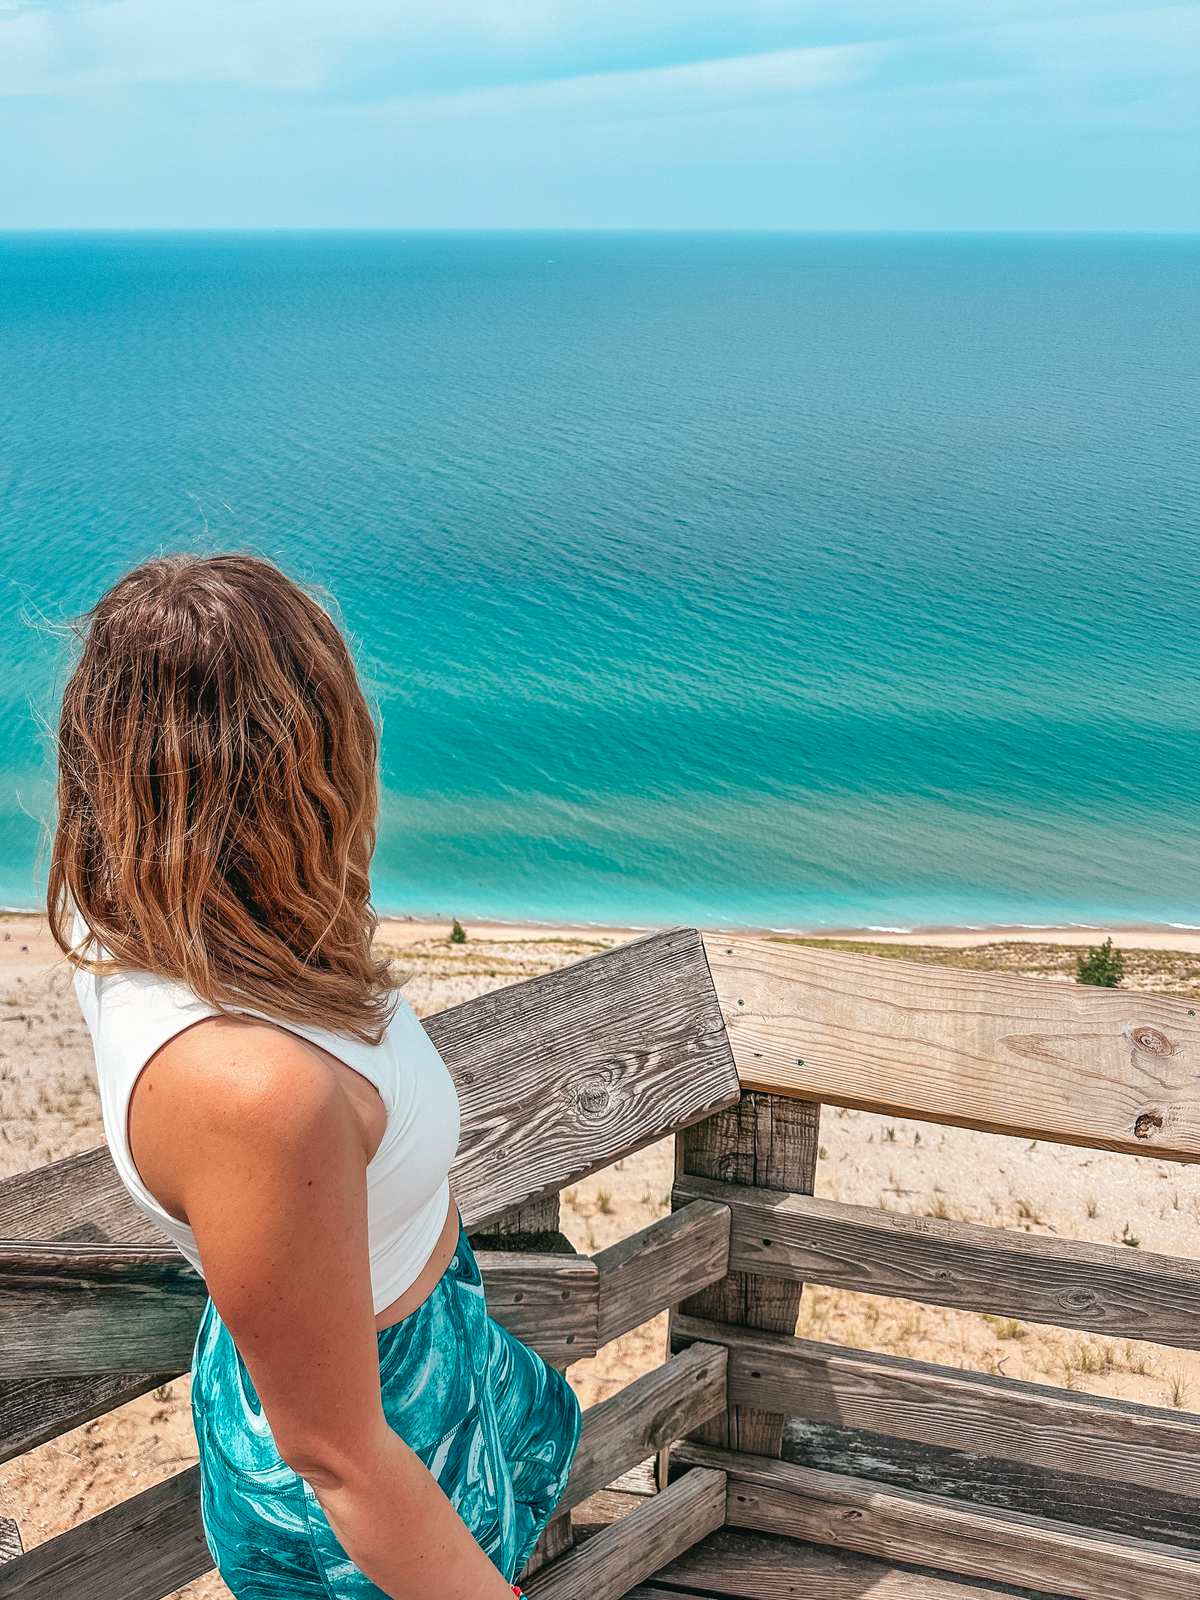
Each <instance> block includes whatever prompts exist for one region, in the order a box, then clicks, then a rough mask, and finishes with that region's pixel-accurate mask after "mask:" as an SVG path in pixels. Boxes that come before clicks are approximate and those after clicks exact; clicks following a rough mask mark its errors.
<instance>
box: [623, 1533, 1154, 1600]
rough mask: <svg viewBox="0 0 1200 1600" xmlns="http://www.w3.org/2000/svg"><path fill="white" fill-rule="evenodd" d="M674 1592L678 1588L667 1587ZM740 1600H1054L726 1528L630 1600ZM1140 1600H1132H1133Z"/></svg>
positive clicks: (780, 1536)
mask: <svg viewBox="0 0 1200 1600" xmlns="http://www.w3.org/2000/svg"><path fill="white" fill-rule="evenodd" d="M668 1584H669V1585H670V1588H669V1589H668V1588H666V1587H659V1586H660V1585H663V1586H665V1585H668ZM689 1585H690V1586H691V1587H692V1589H693V1590H695V1591H697V1592H699V1593H702V1594H704V1595H705V1596H712V1595H729V1596H736V1597H737V1600H1050V1597H1046V1596H1044V1595H1043V1596H1039V1595H1034V1594H1033V1593H1032V1591H1031V1590H1028V1589H1014V1588H1012V1587H1011V1585H1009V1584H992V1583H988V1584H980V1583H978V1582H976V1581H975V1580H973V1579H966V1578H952V1577H948V1576H946V1575H945V1574H940V1573H935V1572H930V1571H928V1570H921V1569H919V1568H916V1567H896V1566H892V1565H891V1564H890V1563H889V1562H884V1561H876V1560H873V1559H872V1558H871V1557H870V1556H860V1555H855V1554H854V1553H853V1552H851V1551H848V1550H828V1549H825V1548H823V1547H821V1546H819V1545H812V1544H804V1543H802V1542H801V1541H800V1540H799V1539H788V1538H786V1537H785V1536H783V1535H779V1534H768V1533H747V1532H746V1531H745V1530H744V1529H741V1528H720V1529H718V1530H717V1532H716V1533H712V1534H709V1536H708V1538H707V1539H702V1540H701V1541H700V1543H699V1544H697V1545H693V1546H692V1548H691V1549H690V1550H688V1551H687V1552H686V1553H685V1554H684V1555H682V1556H680V1557H679V1558H678V1559H677V1560H675V1561H672V1562H671V1564H670V1566H668V1567H664V1568H663V1570H662V1571H661V1572H659V1573H657V1574H656V1575H655V1577H654V1578H652V1579H651V1580H650V1583H649V1584H647V1585H645V1586H644V1588H638V1589H634V1590H633V1591H632V1594H631V1596H630V1600H634V1597H640V1600H668V1596H672V1597H673V1600H684V1596H683V1595H681V1594H679V1593H678V1590H677V1587H676V1586H678V1588H679V1589H683V1590H686V1589H687V1587H688V1586H689ZM1131 1600H1132V1597H1131Z"/></svg>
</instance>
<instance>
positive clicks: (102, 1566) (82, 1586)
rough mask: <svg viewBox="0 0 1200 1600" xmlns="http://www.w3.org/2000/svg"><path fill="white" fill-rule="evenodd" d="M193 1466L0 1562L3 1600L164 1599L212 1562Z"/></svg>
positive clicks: (208, 1567) (197, 1482) (197, 1472)
mask: <svg viewBox="0 0 1200 1600" xmlns="http://www.w3.org/2000/svg"><path fill="white" fill-rule="evenodd" d="M199 1493H200V1491H199V1468H198V1467H189V1468H188V1469H187V1471H186V1472H180V1473H177V1474H176V1475H175V1476H174V1477H172V1478H167V1479H166V1480H165V1481H164V1482H163V1483H159V1484H156V1485H155V1486H154V1488H153V1489H147V1490H145V1491H144V1492H143V1493H142V1494H138V1495H134V1496H133V1497H132V1498H131V1499H129V1500H122V1501H121V1503H120V1505H116V1506H114V1507H113V1508H112V1510H111V1511H104V1512H101V1514H100V1515H99V1516H98V1517H89V1519H88V1520H87V1521H86V1522H81V1523H80V1524H79V1525H78V1526H77V1527H74V1528H71V1529H69V1530H68V1531H67V1532H66V1533H60V1534H58V1535H57V1536H56V1537H55V1538H53V1539H48V1540H47V1541H46V1542H45V1543H44V1544H39V1545H35V1546H34V1548H33V1549H32V1550H30V1551H29V1552H28V1553H27V1554H26V1555H23V1556H18V1557H17V1558H16V1560H15V1561H10V1562H6V1563H5V1565H4V1566H3V1567H0V1600H65V1597H66V1596H74V1595H86V1596H87V1600H162V1597H163V1596H164V1595H169V1594H172V1593H173V1592H174V1591H175V1590H176V1589H179V1588H182V1587H183V1585H184V1584H185V1583H190V1582H191V1581H192V1579H193V1578H198V1577H200V1575H201V1574H202V1573H205V1572H208V1571H209V1570H210V1569H211V1567H212V1557H211V1556H210V1555H209V1553H208V1546H207V1545H206V1544H205V1542H204V1530H203V1527H202V1526H201V1522H200V1498H199Z"/></svg>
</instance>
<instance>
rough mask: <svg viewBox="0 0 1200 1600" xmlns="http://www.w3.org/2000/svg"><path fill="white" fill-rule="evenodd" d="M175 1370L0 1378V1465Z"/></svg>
mask: <svg viewBox="0 0 1200 1600" xmlns="http://www.w3.org/2000/svg"><path fill="white" fill-rule="evenodd" d="M178 1376H179V1374H178V1373H176V1372H121V1373H110V1374H106V1375H104V1376H98V1375H96V1374H92V1375H90V1376H88V1377H84V1378H7V1379H0V1463H3V1462H5V1461H11V1460H12V1459H13V1457H14V1456H19V1455H24V1453H25V1451H26V1450H33V1449H35V1448H36V1447H37V1446H38V1445H39V1444H45V1443H46V1442H47V1440H49V1439H57V1438H59V1436H60V1435H62V1434H64V1433H69V1432H70V1431H71V1429H72V1428H78V1427H81V1426H82V1425H83V1423H85V1422H90V1421H91V1420H92V1418H93V1417H101V1416H103V1415H104V1413H105V1412H106V1411H112V1410H114V1409H115V1408H116V1407H117V1406H123V1405H124V1404H125V1402H126V1401H127V1400H136V1399H137V1397H138V1395H141V1394H148V1393H149V1392H150V1390H151V1389H157V1388H158V1386H159V1384H160V1383H170V1381H171V1379H172V1378H176V1377H178Z"/></svg>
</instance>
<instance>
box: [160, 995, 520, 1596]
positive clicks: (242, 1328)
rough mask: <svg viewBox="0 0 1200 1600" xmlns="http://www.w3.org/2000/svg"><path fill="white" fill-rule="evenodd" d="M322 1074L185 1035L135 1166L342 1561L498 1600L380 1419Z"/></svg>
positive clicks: (402, 1589)
mask: <svg viewBox="0 0 1200 1600" xmlns="http://www.w3.org/2000/svg"><path fill="white" fill-rule="evenodd" d="M335 1072H336V1069H331V1068H330V1067H329V1066H328V1065H327V1064H326V1063H324V1062H323V1061H321V1060H320V1058H319V1057H318V1056H317V1055H316V1054H315V1053H314V1052H312V1051H310V1050H308V1049H307V1047H306V1046H305V1045H304V1044H303V1043H302V1042H301V1041H300V1040H298V1039H295V1038H294V1037H292V1036H290V1035H287V1034H285V1033H283V1032H282V1031H281V1030H279V1029H277V1028H272V1027H270V1026H269V1025H258V1024H256V1023H254V1022H253V1021H250V1020H241V1019H235V1020H230V1021H226V1020H224V1019H221V1020H214V1021H212V1022H207V1023H204V1024H201V1025H199V1026H197V1027H195V1028H192V1029H190V1030H188V1032H187V1033H184V1034H181V1035H178V1036H177V1037H176V1039H174V1040H172V1041H171V1043H170V1044H169V1045H168V1046H166V1047H165V1049H164V1050H163V1051H162V1052H160V1054H159V1056H157V1057H156V1058H155V1060H154V1061H153V1062H151V1064H150V1066H148V1067H147V1068H146V1070H145V1072H144V1073H143V1074H142V1077H141V1079H140V1080H139V1082H138V1084H137V1087H136V1090H135V1096H134V1104H133V1106H132V1108H131V1114H130V1129H131V1138H132V1137H133V1136H134V1133H135V1131H136V1140H137V1148H136V1151H135V1156H134V1159H135V1161H136V1162H137V1164H138V1167H139V1170H140V1171H141V1174H142V1178H143V1181H144V1182H145V1183H146V1184H147V1186H148V1187H150V1188H151V1191H152V1193H154V1194H155V1195H156V1197H157V1198H158V1199H159V1200H160V1202H161V1203H162V1204H163V1205H165V1206H166V1208H167V1209H168V1210H169V1211H173V1212H175V1213H176V1214H177V1215H180V1216H186V1219H187V1221H188V1222H189V1224H190V1225H191V1227H192V1229H193V1231H194V1232H195V1235H196V1240H197V1243H198V1245H199V1248H200V1255H201V1259H202V1261H203V1263H204V1272H205V1279H206V1281H207V1284H208V1289H209V1293H210V1294H211V1296H212V1298H213V1300H214V1302H215V1304H216V1307H217V1310H218V1311H219V1312H220V1314H221V1318H222V1320H223V1321H224V1322H225V1324H226V1326H227V1327H228V1329H229V1331H230V1333H231V1334H232V1335H233V1339H234V1342H235V1344H236V1345H237V1347H238V1349H239V1350H240V1351H241V1353H242V1356H243V1358H244V1359H245V1362H246V1366H247V1367H248V1369H249V1371H250V1376H251V1378H252V1379H253V1381H254V1385H255V1388H256V1389H257V1390H258V1393H259V1397H260V1399H261V1400H262V1404H263V1409H264V1411H265V1413H266V1416H267V1420H268V1422H269V1423H270V1425H271V1431H272V1434H273V1435H274V1438H275V1443H276V1445H277V1447H278V1449H279V1452H280V1454H281V1455H282V1456H283V1458H284V1460H285V1461H287V1462H288V1464H289V1465H290V1466H291V1467H292V1468H293V1469H294V1470H295V1471H296V1472H298V1473H299V1474H300V1475H301V1476H302V1477H303V1478H305V1479H307V1481H308V1482H309V1483H310V1484H311V1485H312V1488H313V1490H314V1492H315V1493H316V1495H317V1498H318V1500H319V1501H320V1503H321V1505H322V1506H323V1508H324V1510H325V1513H326V1515H327V1516H328V1518H329V1521H330V1524H331V1526H332V1528H333V1530H334V1532H335V1533H336V1534H337V1536H338V1539H339V1540H340V1541H341V1543H342V1545H343V1547H344V1548H345V1550H346V1553H347V1554H348V1555H349V1556H350V1558H351V1560H352V1561H354V1562H355V1564H356V1565H357V1566H359V1567H361V1569H362V1570H363V1572H365V1573H366V1575H367V1576H368V1577H369V1578H370V1579H371V1580H372V1581H373V1582H374V1583H376V1584H377V1585H378V1586H379V1588H381V1589H382V1590H383V1591H384V1593H385V1594H388V1595H390V1596H393V1597H394V1600H410V1597H411V1600H417V1597H418V1596H419V1597H421V1600H427V1597H428V1596H429V1595H430V1594H435V1593H436V1594H438V1595H439V1596H440V1597H442V1600H511V1593H512V1591H511V1589H510V1587H509V1585H508V1584H507V1583H506V1582H505V1581H504V1579H503V1578H502V1577H501V1576H500V1574H499V1572H498V1571H497V1570H496V1568H495V1567H494V1566H493V1565H492V1563H491V1561H489V1560H488V1558H487V1557H486V1556H485V1555H484V1553H483V1551H482V1550H481V1549H480V1547H479V1546H478V1544H476V1542H475V1540H474V1538H473V1537H472V1536H471V1534H470V1533H469V1531H468V1530H467V1528H466V1526H465V1524H464V1523H463V1521H462V1520H461V1518H460V1517H459V1516H458V1513H457V1512H456V1511H455V1510H454V1508H453V1506H451V1504H450V1502H449V1500H448V1499H447V1498H446V1496H445V1495H444V1494H443V1492H442V1490H441V1489H440V1488H439V1486H438V1484H437V1482H436V1481H435V1479H434V1478H433V1477H432V1475H431V1474H430V1473H429V1472H428V1471H427V1469H426V1468H425V1466H424V1464H423V1463H422V1462H421V1461H420V1460H419V1459H418V1457H417V1456H416V1455H414V1453H413V1452H412V1451H411V1450H410V1449H409V1448H408V1446H407V1445H406V1444H405V1443H404V1442H403V1440H402V1439H401V1438H400V1437H399V1435H398V1434H396V1433H395V1432H393V1430H392V1429H391V1428H390V1427H389V1426H388V1423H387V1419H386V1418H385V1416H384V1414H383V1405H382V1399H381V1396H380V1387H379V1365H378V1345H377V1337H376V1331H375V1321H374V1309H373V1305H372V1298H371V1284H370V1274H369V1266H368V1254H367V1206H366V1177H365V1168H366V1164H367V1160H368V1151H367V1150H366V1149H365V1148H364V1143H363V1135H362V1132H361V1128H360V1125H359V1122H358V1120H357V1118H356V1117H355V1115H354V1112H353V1110H352V1108H351V1105H350V1102H349V1099H348V1097H347V1096H346V1094H345V1093H344V1092H343V1090H342V1089H341V1087H340V1086H339V1084H338V1083H337V1080H336V1077H335ZM135 1117H136V1125H135V1120H134V1119H135ZM156 1177H158V1178H159V1186H158V1187H156V1186H155V1180H156ZM160 1188H161V1190H162V1191H163V1192H159V1191H160ZM168 1196H169V1197H168Z"/></svg>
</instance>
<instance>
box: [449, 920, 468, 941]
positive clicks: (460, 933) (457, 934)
mask: <svg viewBox="0 0 1200 1600" xmlns="http://www.w3.org/2000/svg"><path fill="white" fill-rule="evenodd" d="M466 942H467V930H466V929H465V928H464V927H463V925H462V923H461V922H460V921H459V920H458V918H457V917H455V919H454V926H453V927H452V928H451V929H450V943H451V944H466Z"/></svg>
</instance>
